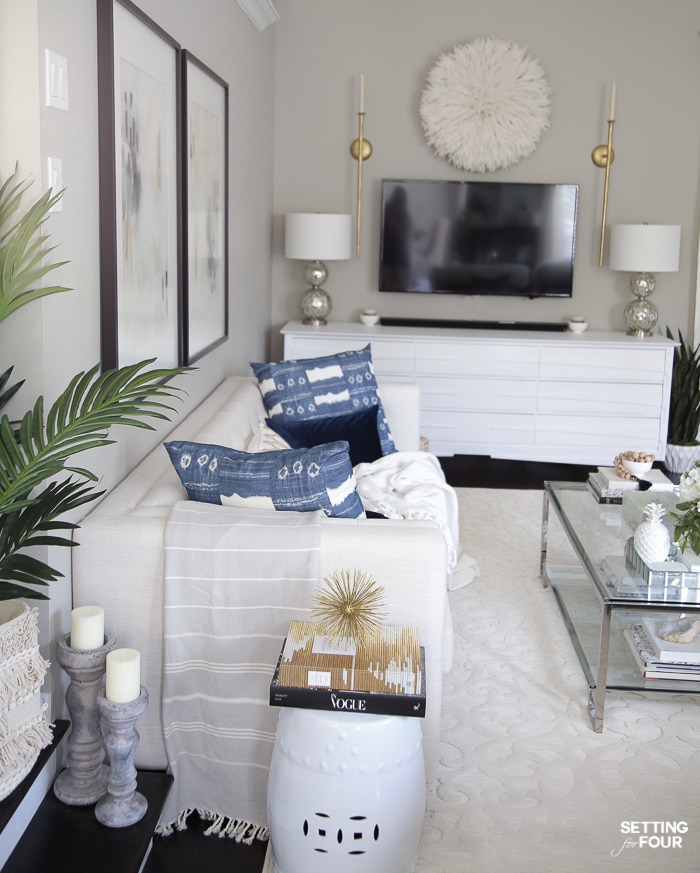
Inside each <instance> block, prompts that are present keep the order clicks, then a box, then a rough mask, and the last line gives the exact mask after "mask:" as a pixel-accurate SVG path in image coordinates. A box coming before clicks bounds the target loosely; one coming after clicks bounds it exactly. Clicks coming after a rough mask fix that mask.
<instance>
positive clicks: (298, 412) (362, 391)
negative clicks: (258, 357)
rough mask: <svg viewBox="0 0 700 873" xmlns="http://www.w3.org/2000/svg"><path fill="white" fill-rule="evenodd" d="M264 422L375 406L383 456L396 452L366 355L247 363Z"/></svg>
mask: <svg viewBox="0 0 700 873" xmlns="http://www.w3.org/2000/svg"><path fill="white" fill-rule="evenodd" d="M250 366H251V368H252V370H253V373H255V376H256V378H257V380H258V382H259V383H260V390H261V392H262V396H263V400H264V401H265V405H266V406H267V410H268V414H269V416H270V418H278V417H282V418H284V420H285V421H293V420H296V421H301V420H310V419H317V418H327V417H329V416H337V415H346V414H348V413H351V412H359V411H360V410H363V409H369V408H371V407H372V406H376V407H377V430H378V432H379V441H380V443H381V447H382V453H383V454H385V455H386V454H389V453H390V452H394V451H396V447H395V446H394V441H393V439H392V437H391V433H390V431H389V425H388V423H387V420H386V416H385V414H384V408H383V407H382V402H381V399H380V397H379V391H378V389H377V380H376V378H375V375H374V367H373V366H372V352H371V349H370V346H369V345H367V346H365V347H364V348H363V349H360V350H358V351H347V352H339V353H338V354H337V355H326V356H325V357H319V358H299V359H298V360H290V361H278V362H276V363H272V364H254V363H251V365H250Z"/></svg>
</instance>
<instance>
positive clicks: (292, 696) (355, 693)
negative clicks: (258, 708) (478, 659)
mask: <svg viewBox="0 0 700 873" xmlns="http://www.w3.org/2000/svg"><path fill="white" fill-rule="evenodd" d="M270 704H271V705H273V706H292V707H299V708H309V709H325V710H336V711H345V712H364V713H369V714H373V715H410V716H415V717H418V718H424V717H425V651H424V649H423V647H422V646H421V645H420V639H419V634H418V629H417V628H405V627H389V626H387V627H382V628H381V629H380V630H379V631H378V632H377V634H376V636H375V637H374V638H373V639H372V641H371V642H369V643H367V644H366V645H361V644H359V643H356V642H355V641H354V640H350V639H347V638H343V639H341V640H340V641H337V642H336V641H334V642H332V643H331V642H330V641H329V640H328V639H327V638H326V637H325V636H324V635H323V634H322V633H321V632H320V630H319V627H318V625H317V624H316V623H314V622H296V621H293V622H292V623H291V624H290V626H289V632H288V635H287V637H286V639H285V641H284V644H283V646H282V651H281V652H280V657H279V660H278V662H277V667H276V669H275V673H274V676H273V678H272V682H271V683H270Z"/></svg>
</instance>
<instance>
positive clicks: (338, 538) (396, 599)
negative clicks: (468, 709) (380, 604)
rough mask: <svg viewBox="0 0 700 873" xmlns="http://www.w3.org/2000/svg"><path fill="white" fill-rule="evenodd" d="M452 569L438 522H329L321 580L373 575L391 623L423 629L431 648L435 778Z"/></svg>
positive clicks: (428, 758) (429, 749)
mask: <svg viewBox="0 0 700 873" xmlns="http://www.w3.org/2000/svg"><path fill="white" fill-rule="evenodd" d="M446 568H447V545H446V542H445V537H444V535H443V533H442V532H441V531H440V529H439V527H438V526H437V525H436V524H433V523H432V522H421V521H393V520H388V519H386V520H380V519H371V520H370V519H338V518H335V519H326V520H324V524H323V534H322V539H321V564H320V574H321V578H322V579H323V578H325V577H327V576H328V575H329V574H331V573H332V572H333V571H341V570H349V571H351V572H352V571H353V570H362V571H364V572H366V573H368V574H369V575H371V576H372V577H374V579H376V581H377V582H378V583H379V584H380V585H382V586H383V588H384V590H385V594H386V601H387V614H388V621H389V623H391V624H395V625H402V626H405V627H417V628H418V629H419V632H420V641H421V645H422V646H424V647H425V674H426V688H427V693H426V717H425V719H424V720H423V743H424V753H425V764H426V770H427V774H428V779H429V780H430V779H432V778H433V777H434V776H435V775H436V773H437V763H438V758H439V748H440V710H441V706H442V674H443V663H444V659H445V658H446V656H447V655H449V654H451V649H452V639H451V630H452V625H451V620H450V609H449V605H448V600H447V575H446V572H447V571H446ZM446 647H447V648H449V652H448V651H446ZM448 660H449V659H448Z"/></svg>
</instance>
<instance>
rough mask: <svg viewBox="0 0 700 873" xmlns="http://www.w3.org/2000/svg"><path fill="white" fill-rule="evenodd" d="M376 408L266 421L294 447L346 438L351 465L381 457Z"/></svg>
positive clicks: (304, 446)
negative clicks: (342, 413)
mask: <svg viewBox="0 0 700 873" xmlns="http://www.w3.org/2000/svg"><path fill="white" fill-rule="evenodd" d="M377 411H378V409H377V407H376V406H371V407H370V408H369V409H363V410H362V411H361V412H351V413H349V414H348V415H333V416H328V417H327V418H312V419H310V420H304V421H295V420H294V419H292V420H291V421H287V419H286V418H282V417H281V416H277V418H268V419H266V423H267V424H268V425H269V426H270V427H271V428H272V429H273V430H275V431H276V432H277V433H278V434H279V435H280V436H281V437H283V438H284V439H285V440H286V441H287V442H288V443H289V445H290V446H291V447H292V448H294V449H301V448H309V447H311V446H320V445H322V444H323V443H332V442H336V441H337V440H346V441H347V442H348V443H349V445H350V461H351V463H352V465H353V467H354V466H355V464H362V463H367V464H371V463H372V461H376V460H377V459H378V458H381V457H382V446H381V443H380V442H379V432H378V430H377Z"/></svg>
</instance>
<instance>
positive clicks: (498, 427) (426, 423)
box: [421, 410, 535, 447]
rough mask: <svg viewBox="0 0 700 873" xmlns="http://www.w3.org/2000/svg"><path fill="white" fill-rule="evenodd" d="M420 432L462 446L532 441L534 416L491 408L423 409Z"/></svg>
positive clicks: (527, 443)
mask: <svg viewBox="0 0 700 873" xmlns="http://www.w3.org/2000/svg"><path fill="white" fill-rule="evenodd" d="M421 433H422V434H423V435H424V436H427V437H428V439H429V440H430V445H431V446H432V445H433V442H434V441H435V442H436V443H440V442H443V443H451V444H460V445H462V446H472V447H474V446H476V445H477V444H484V445H489V444H490V445H508V444H517V445H532V444H534V442H535V416H534V415H517V414H506V413H497V414H494V413H492V412H483V413H482V412H440V411H434V410H425V411H421Z"/></svg>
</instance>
